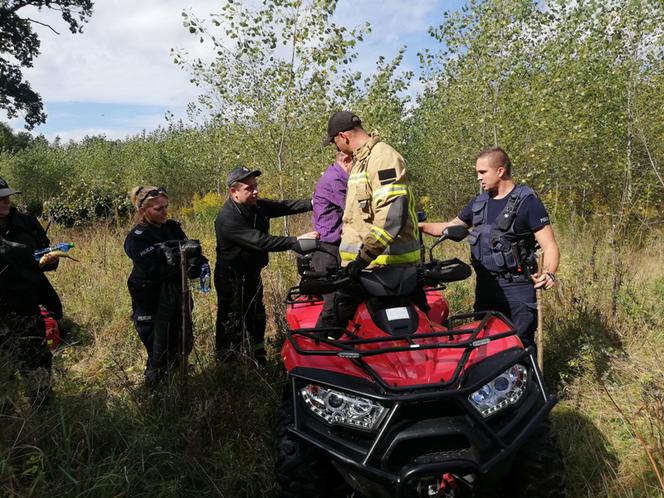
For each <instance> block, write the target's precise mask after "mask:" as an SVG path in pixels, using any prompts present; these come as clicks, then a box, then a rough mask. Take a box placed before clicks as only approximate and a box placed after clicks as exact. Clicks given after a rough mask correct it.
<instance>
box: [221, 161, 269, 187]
mask: <svg viewBox="0 0 664 498" xmlns="http://www.w3.org/2000/svg"><path fill="white" fill-rule="evenodd" d="M261 174H262V173H261V172H260V171H259V170H257V169H255V170H253V171H252V170H250V169H249V168H247V167H246V166H238V167H236V168H233V169H232V170H231V172H230V173H228V176H227V177H226V185H227V186H229V187H230V186H231V185H233V184H234V183H235V182H241V181H242V180H246V179H247V178H249V177H250V176H261Z"/></svg>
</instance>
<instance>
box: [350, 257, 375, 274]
mask: <svg viewBox="0 0 664 498" xmlns="http://www.w3.org/2000/svg"><path fill="white" fill-rule="evenodd" d="M370 264H371V262H370V261H367V260H365V259H363V258H361V257H359V256H358V257H357V258H355V259H354V260H353V261H351V262H350V263H349V264H348V266H347V267H346V272H347V273H348V276H349V277H350V278H352V279H355V280H357V279H358V278H360V272H361V271H362V270H364V269H365V268H366V267H367V266H369V265H370Z"/></svg>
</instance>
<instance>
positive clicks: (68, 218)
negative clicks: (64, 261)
mask: <svg viewBox="0 0 664 498" xmlns="http://www.w3.org/2000/svg"><path fill="white" fill-rule="evenodd" d="M130 212H131V204H130V203H129V198H128V197H127V194H126V193H125V192H123V191H122V189H121V188H119V187H118V186H117V185H116V184H115V183H110V184H89V183H86V182H82V183H79V184H78V185H76V186H72V187H67V188H63V191H62V193H61V194H59V195H57V196H56V197H53V198H52V199H51V200H49V201H47V202H45V203H44V214H45V216H46V217H47V218H49V219H51V220H53V221H55V222H57V223H59V224H61V225H64V226H66V227H73V226H79V225H84V224H87V223H90V222H92V221H95V220H100V219H107V218H111V217H119V216H123V217H124V216H127V215H128V214H129V213H130Z"/></svg>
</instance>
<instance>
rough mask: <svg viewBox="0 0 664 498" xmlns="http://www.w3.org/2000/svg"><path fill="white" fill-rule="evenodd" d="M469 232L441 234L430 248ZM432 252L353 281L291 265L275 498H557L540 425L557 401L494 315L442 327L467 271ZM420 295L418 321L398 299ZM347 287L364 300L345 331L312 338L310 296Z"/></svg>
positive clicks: (547, 438) (545, 431) (322, 331)
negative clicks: (294, 279)
mask: <svg viewBox="0 0 664 498" xmlns="http://www.w3.org/2000/svg"><path fill="white" fill-rule="evenodd" d="M466 234H467V231H466V230H465V228H462V227H454V228H452V227H451V228H450V229H448V230H446V234H445V235H443V237H441V239H439V241H438V242H437V243H436V244H434V246H435V245H437V244H438V243H439V242H442V240H444V239H445V238H449V239H452V240H457V241H458V240H461V239H463V237H465V235H466ZM312 245H313V244H312ZM432 249H433V247H432V248H431V249H430V258H429V259H430V260H429V262H428V263H422V264H420V265H419V266H418V267H415V266H413V267H395V268H390V267H388V268H381V269H379V270H374V271H371V272H363V273H362V275H361V277H360V279H359V282H357V281H356V280H352V279H350V278H349V277H348V276H346V275H345V274H344V272H343V271H336V270H335V271H330V272H326V273H322V272H320V273H316V272H313V271H311V270H310V269H309V268H308V261H309V259H308V258H307V257H306V256H305V258H304V259H303V260H302V263H301V264H300V265H299V266H300V268H299V269H300V274H301V275H302V280H301V282H300V286H299V287H295V288H293V289H291V290H290V292H289V296H288V299H287V306H288V309H287V320H288V325H289V331H288V333H287V340H286V341H285V342H284V344H283V347H282V349H281V357H282V359H283V364H284V366H285V368H286V370H287V373H288V379H287V384H286V388H285V392H284V399H283V403H282V405H281V407H280V410H279V414H278V417H277V423H276V428H275V431H274V447H275V467H276V469H275V470H276V476H277V480H278V484H279V487H280V493H281V494H280V496H281V497H283V498H295V497H300V498H304V497H307V498H313V497H329V498H342V497H345V496H351V493H353V494H352V496H354V497H359V496H363V497H370V498H373V497H378V498H388V497H390V498H391V497H447V498H452V497H454V498H460V497H498V496H505V497H519V498H521V497H523V498H525V497H529V498H532V497H546V498H554V497H556V498H557V497H564V496H565V490H564V482H563V480H564V477H563V465H562V458H561V454H560V450H559V448H558V445H557V443H556V440H555V437H554V435H553V434H552V433H551V428H550V424H549V422H548V420H547V416H548V413H549V412H550V411H551V409H552V408H553V406H554V405H555V404H556V398H555V397H554V396H553V395H552V394H550V393H548V392H547V391H546V389H545V388H544V385H543V383H542V376H541V373H540V371H539V369H538V367H537V364H536V361H535V358H536V354H535V350H534V348H532V347H530V348H524V346H523V344H522V343H521V341H520V339H519V338H518V336H517V335H516V332H515V330H514V328H513V326H512V324H511V323H510V322H509V320H508V319H507V318H506V317H505V316H503V315H502V314H500V313H496V312H483V313H469V314H463V315H456V316H448V305H447V302H446V300H445V298H444V297H443V294H442V293H441V290H442V289H443V288H444V283H447V282H453V281H458V280H463V279H465V278H467V277H468V276H470V274H471V270H470V267H469V266H468V265H467V264H465V263H463V262H462V261H460V260H458V259H452V260H446V261H436V260H433V258H432V257H431V254H432ZM305 250H306V248H305ZM314 250H316V249H314ZM418 287H419V288H421V289H422V288H423V289H424V290H425V292H426V296H427V301H428V304H429V307H430V310H429V311H428V312H427V313H425V312H423V311H422V310H421V309H420V308H418V307H417V306H415V304H413V302H412V299H411V298H410V297H409V296H411V295H413V293H414V292H415V291H417V290H418ZM354 288H355V289H357V292H358V293H361V294H358V295H362V296H366V299H364V300H363V302H362V303H361V304H360V305H359V306H358V308H357V310H356V312H355V315H354V318H353V319H352V320H351V321H350V322H349V323H348V326H347V327H346V328H316V322H317V320H318V316H319V314H320V312H321V309H322V305H323V302H322V300H321V298H320V297H319V296H320V294H324V293H326V292H331V291H335V290H339V289H342V290H345V291H346V292H354V291H353V289H354ZM420 292H421V291H420Z"/></svg>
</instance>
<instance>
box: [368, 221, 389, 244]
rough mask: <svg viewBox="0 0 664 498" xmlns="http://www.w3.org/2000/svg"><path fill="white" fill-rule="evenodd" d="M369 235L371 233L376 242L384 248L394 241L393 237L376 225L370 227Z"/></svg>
mask: <svg viewBox="0 0 664 498" xmlns="http://www.w3.org/2000/svg"><path fill="white" fill-rule="evenodd" d="M371 233H373V234H374V236H375V237H376V239H377V240H378V242H380V243H381V244H383V245H384V246H385V247H387V246H389V245H390V244H391V243H392V242H393V241H394V237H392V236H391V235H390V234H389V233H388V232H387V231H386V230H383V229H382V228H380V227H377V226H376V225H372V226H371Z"/></svg>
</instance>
